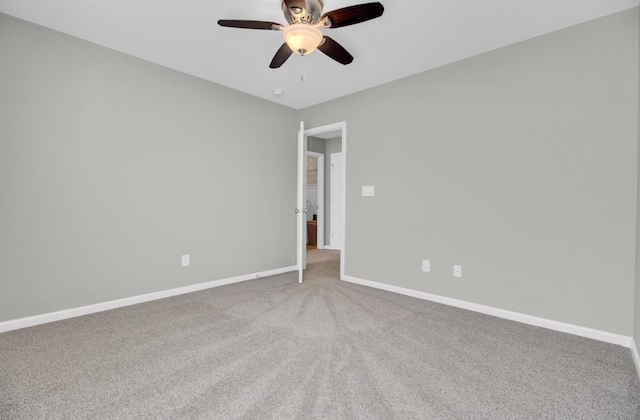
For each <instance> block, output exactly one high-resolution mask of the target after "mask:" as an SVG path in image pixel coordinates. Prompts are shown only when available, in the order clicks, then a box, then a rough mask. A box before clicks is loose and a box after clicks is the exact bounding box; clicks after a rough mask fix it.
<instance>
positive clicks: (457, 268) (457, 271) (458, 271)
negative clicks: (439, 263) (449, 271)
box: [453, 265, 462, 277]
mask: <svg viewBox="0 0 640 420" xmlns="http://www.w3.org/2000/svg"><path fill="white" fill-rule="evenodd" d="M453 277H462V266H461V265H454V266H453Z"/></svg>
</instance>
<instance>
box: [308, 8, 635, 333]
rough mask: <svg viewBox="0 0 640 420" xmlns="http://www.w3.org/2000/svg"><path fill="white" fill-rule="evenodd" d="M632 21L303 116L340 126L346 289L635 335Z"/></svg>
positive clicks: (536, 42)
mask: <svg viewBox="0 0 640 420" xmlns="http://www.w3.org/2000/svg"><path fill="white" fill-rule="evenodd" d="M638 20H639V19H638V9H637V8H636V9H632V10H628V11H625V12H621V13H618V14H615V15H611V16H607V17H604V18H601V19H597V20H594V21H591V22H587V23H584V24H581V25H578V26H574V27H571V28H567V29H565V30H562V31H558V32H554V33H551V34H547V35H545V36H541V37H538V38H535V39H531V40H528V41H525V42H522V43H519V44H515V45H512V46H509V47H506V48H502V49H499V50H496V51H492V52H489V53H486V54H483V55H480V56H476V57H473V58H470V59H467V60H464V61H460V62H457V63H454V64H451V65H448V66H445V67H441V68H438V69H435V70H432V71H428V72H425V73H422V74H419V75H415V76H412V77H409V78H406V79H402V80H398V81H395V82H392V83H389V84H386V85H383V86H380V87H377V88H373V89H370V90H367V91H363V92H360V93H356V94H353V95H350V96H347V97H343V98H341V99H337V100H334V101H331V102H327V103H324V104H320V105H317V106H314V107H310V108H306V109H304V110H302V112H301V115H302V119H304V121H305V124H306V126H307V127H316V126H321V125H324V124H329V123H333V122H337V121H343V120H344V121H346V122H347V132H348V140H349V141H348V145H347V150H346V153H347V160H346V182H347V186H346V194H347V196H346V238H345V239H346V244H345V245H346V256H347V259H346V265H345V271H346V275H347V276H352V277H356V278H361V279H365V280H371V281H375V282H379V283H384V284H389V285H394V286H398V287H402V288H407V289H412V290H417V291H423V292H427V293H431V294H435V295H439V296H445V297H451V298H455V299H460V300H464V301H468V302H473V303H477V304H482V305H487V306H491V307H495V308H499V309H504V310H509V311H514V312H519V313H522V314H526V315H531V316H537V317H542V318H546V319H550V320H555V321H559V322H566V323H569V324H573V325H578V326H583V327H588V328H593V329H596V330H601V331H606V332H611V333H616V334H622V335H627V336H631V335H632V334H633V318H634V315H633V311H634V265H635V247H636V238H635V236H636V235H635V232H636V227H635V226H636V225H635V222H636V198H637V194H638V191H637V183H638V180H637V158H638V153H637V142H638V135H637V130H638V61H639V50H638V48H639V46H638ZM422 53H428V52H422ZM356 59H357V58H356ZM380 65H390V64H389V63H380ZM364 185H373V186H375V196H374V197H362V196H361V194H360V193H361V187H362V186H364ZM422 259H429V260H431V272H430V273H424V272H422V271H421V260H422ZM454 264H459V265H462V278H454V277H453V275H452V269H453V265H454Z"/></svg>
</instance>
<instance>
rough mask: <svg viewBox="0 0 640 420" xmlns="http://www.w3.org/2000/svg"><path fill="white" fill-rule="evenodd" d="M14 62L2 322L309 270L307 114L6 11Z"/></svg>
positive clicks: (4, 42)
mask: <svg viewBox="0 0 640 420" xmlns="http://www.w3.org/2000/svg"><path fill="white" fill-rule="evenodd" d="M0 57H2V59H0V109H1V110H2V111H1V112H0V203H1V204H0V321H5V320H12V319H18V318H21V317H26V316H31V315H38V314H44V313H49V312H52V311H58V310H63V309H69V308H75V307H79V306H83V305H89V304H94V303H101V302H107V301H111V300H115V299H120V298H124V297H130V296H137V295H141V294H145V293H150V292H155V291H162V290H167V289H172V288H177V287H182V286H187V285H193V284H198V283H202V282H207V281H212V280H217V279H225V278H229V277H234V276H239V275H244V274H249V273H254V272H261V271H266V270H271V269H278V268H283V267H289V266H292V265H295V215H294V214H293V212H292V211H291V209H293V208H295V189H296V184H295V182H296V180H295V177H296V147H297V145H296V142H297V137H296V132H297V128H298V124H299V123H298V121H299V120H298V119H297V117H296V113H295V111H293V110H291V109H289V108H286V107H283V106H280V105H277V104H273V103H270V102H267V101H263V100H260V99H256V98H255V97H252V96H249V95H246V94H243V93H240V92H237V91H233V90H231V89H228V88H224V87H221V86H218V85H215V84H212V83H209V82H205V81H203V80H200V79H197V78H194V77H190V76H187V75H184V74H182V73H179V72H176V71H172V70H168V69H166V68H162V67H160V66H157V65H154V64H150V63H148V62H145V61H142V60H139V59H136V58H133V57H130V56H127V55H125V54H121V53H118V52H114V51H112V50H109V49H106V48H102V47H99V46H96V45H94V44H91V43H88V42H84V41H81V40H78V39H75V38H72V37H69V36H66V35H63V34H60V33H57V32H54V31H51V30H48V29H45V28H42V27H39V26H36V25H33V24H30V23H26V22H24V21H20V20H18V19H15V18H11V17H8V16H6V15H1V14H0ZM265 238H268V240H267V239H265ZM182 254H189V255H190V257H191V265H190V266H189V267H188V268H182V267H181V255H182Z"/></svg>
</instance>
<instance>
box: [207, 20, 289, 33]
mask: <svg viewBox="0 0 640 420" xmlns="http://www.w3.org/2000/svg"><path fill="white" fill-rule="evenodd" d="M218 25H220V26H226V27H227V28H242V29H265V30H269V31H280V30H282V29H284V26H283V25H281V24H279V23H275V22H264V21H261V20H229V19H220V20H219V21H218Z"/></svg>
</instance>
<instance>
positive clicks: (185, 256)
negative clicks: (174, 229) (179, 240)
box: [182, 255, 189, 267]
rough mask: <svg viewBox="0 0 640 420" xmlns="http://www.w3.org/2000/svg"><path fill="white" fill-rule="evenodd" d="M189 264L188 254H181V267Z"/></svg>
mask: <svg viewBox="0 0 640 420" xmlns="http://www.w3.org/2000/svg"><path fill="white" fill-rule="evenodd" d="M188 265H189V256H188V255H183V256H182V266H183V267H187V266H188Z"/></svg>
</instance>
